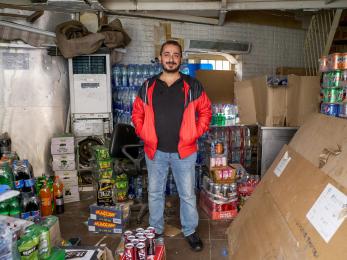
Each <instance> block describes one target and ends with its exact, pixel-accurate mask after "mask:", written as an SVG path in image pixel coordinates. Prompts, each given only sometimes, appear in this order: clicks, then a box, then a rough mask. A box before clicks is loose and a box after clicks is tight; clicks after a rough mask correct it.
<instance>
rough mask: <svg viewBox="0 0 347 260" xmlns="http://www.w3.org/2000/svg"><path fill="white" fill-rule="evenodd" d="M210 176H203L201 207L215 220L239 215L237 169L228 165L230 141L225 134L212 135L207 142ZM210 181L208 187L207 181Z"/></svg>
mask: <svg viewBox="0 0 347 260" xmlns="http://www.w3.org/2000/svg"><path fill="white" fill-rule="evenodd" d="M205 154H206V165H207V168H208V176H204V177H203V181H202V187H201V188H202V189H201V192H200V200H199V204H200V207H201V208H202V209H203V210H204V211H205V212H206V213H207V214H208V215H209V216H210V218H211V219H213V220H218V219H232V218H234V217H236V215H237V193H236V186H235V185H234V181H235V171H233V169H232V168H231V167H230V166H228V143H227V140H226V139H225V137H224V136H218V137H217V136H214V135H212V136H210V138H209V139H208V140H206V142H205ZM207 180H208V182H209V183H210V186H209V187H207V185H206V184H205V183H206V182H207Z"/></svg>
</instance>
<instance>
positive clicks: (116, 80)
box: [112, 65, 122, 88]
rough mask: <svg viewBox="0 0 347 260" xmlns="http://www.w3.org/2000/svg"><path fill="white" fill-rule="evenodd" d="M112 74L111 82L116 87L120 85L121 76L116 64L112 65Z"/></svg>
mask: <svg viewBox="0 0 347 260" xmlns="http://www.w3.org/2000/svg"><path fill="white" fill-rule="evenodd" d="M112 74H113V84H114V86H115V87H116V88H117V87H119V86H120V85H121V80H122V79H121V78H122V73H121V68H120V66H118V65H115V66H113V69H112Z"/></svg>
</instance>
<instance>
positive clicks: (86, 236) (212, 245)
mask: <svg viewBox="0 0 347 260" xmlns="http://www.w3.org/2000/svg"><path fill="white" fill-rule="evenodd" d="M81 194H82V195H81V199H82V200H81V201H80V202H74V203H68V204H65V213H64V214H62V215H59V221H60V229H61V234H62V237H63V238H64V239H69V238H73V237H80V238H81V241H82V245H95V244H96V243H97V242H98V241H99V240H100V239H102V238H103V237H104V236H105V235H104V234H95V233H92V232H89V231H88V230H87V226H86V224H85V222H86V221H87V220H88V217H89V205H90V204H92V203H94V202H95V197H94V193H85V192H84V193H81ZM169 201H170V204H171V205H172V206H171V207H170V208H169V214H168V216H167V217H166V218H165V222H166V224H168V225H171V226H174V227H176V228H179V229H180V221H179V200H178V198H170V199H169ZM199 216H200V221H199V227H198V233H199V234H200V237H201V239H202V240H203V243H204V249H203V251H201V252H199V253H196V252H193V251H192V250H191V249H190V247H189V245H188V243H187V242H186V241H185V239H184V237H183V235H182V234H181V233H180V234H178V235H176V236H174V237H167V236H166V237H164V241H165V247H166V259H167V260H175V259H180V260H183V259H189V260H195V259H196V260H198V259H203V260H208V259H210V260H212V259H228V251H227V248H228V246H227V237H226V235H225V232H226V229H227V227H228V226H229V225H230V221H212V220H209V219H208V217H207V215H206V214H205V213H204V212H203V211H202V210H201V209H199ZM147 226H148V214H147V215H146V216H145V217H144V220H143V223H142V224H141V225H138V224H137V223H136V221H135V219H131V221H130V223H129V227H128V228H127V229H135V228H137V227H147ZM120 237H121V236H120V235H119V234H117V235H106V238H105V239H104V240H103V242H102V243H105V244H107V247H108V248H110V249H111V250H112V252H113V253H114V252H115V249H116V248H117V246H118V244H119V242H120Z"/></svg>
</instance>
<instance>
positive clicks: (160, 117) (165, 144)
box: [153, 75, 184, 153]
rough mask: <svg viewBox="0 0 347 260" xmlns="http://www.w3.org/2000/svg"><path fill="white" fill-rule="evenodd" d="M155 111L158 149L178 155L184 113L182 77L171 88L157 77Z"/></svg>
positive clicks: (154, 95) (154, 96)
mask: <svg viewBox="0 0 347 260" xmlns="http://www.w3.org/2000/svg"><path fill="white" fill-rule="evenodd" d="M153 109H154V120H155V130H156V132H157V137H158V148H157V149H158V150H160V151H162V152H166V153H177V152H178V142H179V132H180V128H181V122H182V117H183V112H184V89H183V78H182V75H181V77H180V78H179V79H178V80H176V81H175V83H174V84H172V85H171V86H170V87H168V85H167V84H166V83H165V82H164V81H162V80H160V79H159V77H157V79H156V85H155V87H154V91H153Z"/></svg>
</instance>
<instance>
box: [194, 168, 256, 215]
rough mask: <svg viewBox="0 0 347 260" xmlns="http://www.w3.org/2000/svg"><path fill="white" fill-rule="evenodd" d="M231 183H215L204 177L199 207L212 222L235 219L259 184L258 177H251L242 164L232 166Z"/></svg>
mask: <svg viewBox="0 0 347 260" xmlns="http://www.w3.org/2000/svg"><path fill="white" fill-rule="evenodd" d="M229 168H230V169H232V171H233V176H234V178H233V180H232V181H231V182H225V181H224V182H223V181H222V182H221V183H220V182H219V183H217V182H215V181H214V179H213V178H210V177H209V176H206V175H205V176H204V177H203V181H202V187H201V192H200V198H199V205H200V207H201V208H202V209H203V210H204V211H205V213H206V214H207V215H208V216H209V217H210V218H211V219H212V220H222V219H233V218H235V217H236V216H237V214H238V211H239V210H240V208H241V207H242V206H243V204H244V203H245V201H246V200H247V199H248V197H249V196H251V194H252V193H253V191H254V189H255V187H256V185H257V184H258V183H259V176H258V175H250V174H248V173H247V172H246V170H245V169H244V168H243V167H242V165H240V164H230V165H229Z"/></svg>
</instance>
